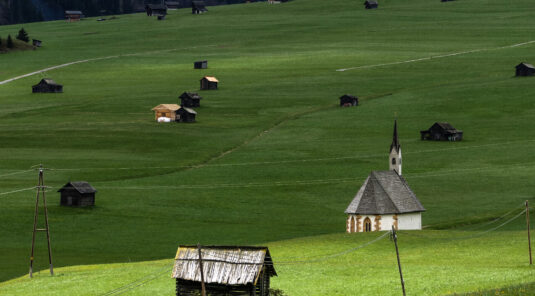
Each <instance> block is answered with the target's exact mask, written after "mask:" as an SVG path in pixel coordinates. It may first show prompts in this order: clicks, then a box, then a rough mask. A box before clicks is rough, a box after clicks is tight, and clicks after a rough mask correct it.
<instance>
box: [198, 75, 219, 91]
mask: <svg viewBox="0 0 535 296" xmlns="http://www.w3.org/2000/svg"><path fill="white" fill-rule="evenodd" d="M218 83H219V80H217V78H215V77H213V76H204V77H203V78H202V79H201V90H215V89H217V84H218Z"/></svg>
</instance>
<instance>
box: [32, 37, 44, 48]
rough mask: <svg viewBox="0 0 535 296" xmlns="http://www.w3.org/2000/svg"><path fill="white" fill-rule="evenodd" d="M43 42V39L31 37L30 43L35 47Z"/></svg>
mask: <svg viewBox="0 0 535 296" xmlns="http://www.w3.org/2000/svg"><path fill="white" fill-rule="evenodd" d="M42 43H43V41H41V40H37V39H32V44H33V46H35V47H41V44H42Z"/></svg>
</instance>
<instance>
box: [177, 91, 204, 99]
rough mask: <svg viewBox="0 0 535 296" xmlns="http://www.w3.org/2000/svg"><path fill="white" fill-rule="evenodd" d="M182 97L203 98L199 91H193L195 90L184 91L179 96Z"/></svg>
mask: <svg viewBox="0 0 535 296" xmlns="http://www.w3.org/2000/svg"><path fill="white" fill-rule="evenodd" d="M179 98H180V99H186V98H190V99H198V100H200V99H202V97H201V96H199V94H198V93H193V92H184V93H182V94H181V95H180V97H179Z"/></svg>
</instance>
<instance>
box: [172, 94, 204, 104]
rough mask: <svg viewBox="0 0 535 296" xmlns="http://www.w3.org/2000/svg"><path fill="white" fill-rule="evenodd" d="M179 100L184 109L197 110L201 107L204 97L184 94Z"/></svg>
mask: <svg viewBox="0 0 535 296" xmlns="http://www.w3.org/2000/svg"><path fill="white" fill-rule="evenodd" d="M178 98H179V99H180V106H182V107H187V108H195V107H200V106H201V99H202V97H201V96H199V94H198V93H192V92H184V93H183V94H181V95H180V96H179V97H178Z"/></svg>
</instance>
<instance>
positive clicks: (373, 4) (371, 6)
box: [364, 0, 379, 9]
mask: <svg viewBox="0 0 535 296" xmlns="http://www.w3.org/2000/svg"><path fill="white" fill-rule="evenodd" d="M378 7H379V3H377V1H371V0H367V1H366V2H364V8H366V9H376V8H378Z"/></svg>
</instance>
